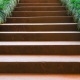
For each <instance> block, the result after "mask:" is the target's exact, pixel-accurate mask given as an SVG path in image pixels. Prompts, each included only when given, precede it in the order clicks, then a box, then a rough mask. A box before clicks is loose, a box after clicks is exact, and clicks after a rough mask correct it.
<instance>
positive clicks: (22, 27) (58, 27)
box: [0, 23, 77, 32]
mask: <svg viewBox="0 0 80 80" xmlns="http://www.w3.org/2000/svg"><path fill="white" fill-rule="evenodd" d="M0 31H1V32H2V31H77V24H76V23H62V24H61V23H26V24H23V23H21V24H15V23H14V24H9V23H8V24H1V25H0Z"/></svg>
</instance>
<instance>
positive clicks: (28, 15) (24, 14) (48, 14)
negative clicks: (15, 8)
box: [12, 11, 67, 17]
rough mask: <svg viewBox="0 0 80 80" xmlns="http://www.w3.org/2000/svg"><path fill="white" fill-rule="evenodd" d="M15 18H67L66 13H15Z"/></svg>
mask: <svg viewBox="0 0 80 80" xmlns="http://www.w3.org/2000/svg"><path fill="white" fill-rule="evenodd" d="M12 14H13V15H12V16H13V17H33V16H67V13H66V12H65V11H64V12H20V11H19V12H13V13H12Z"/></svg>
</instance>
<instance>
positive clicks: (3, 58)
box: [0, 55, 80, 62]
mask: <svg viewBox="0 0 80 80" xmlns="http://www.w3.org/2000/svg"><path fill="white" fill-rule="evenodd" d="M0 62H80V56H73V55H71V56H59V55H58V56H55V55H54V56H52V55H48V56H47V55H37V56H36V55H23V56H22V55H16V56H15V55H7V56H5V55H0Z"/></svg>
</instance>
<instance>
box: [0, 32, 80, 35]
mask: <svg viewBox="0 0 80 80" xmlns="http://www.w3.org/2000/svg"><path fill="white" fill-rule="evenodd" d="M9 33H10V34H27V33H33V34H35V33H37V34H45V33H46V34H47V33H48V34H51V33H54V34H55V33H56V34H59V33H63V34H70V33H71V34H72V33H74V34H76V33H80V32H78V31H45V32H44V31H27V32H23V31H11V32H10V31H5V32H4V31H2V32H0V34H9Z"/></svg>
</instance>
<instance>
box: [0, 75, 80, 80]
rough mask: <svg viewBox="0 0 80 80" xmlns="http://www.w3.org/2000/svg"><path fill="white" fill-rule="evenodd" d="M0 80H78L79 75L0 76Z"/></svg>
mask: <svg viewBox="0 0 80 80" xmlns="http://www.w3.org/2000/svg"><path fill="white" fill-rule="evenodd" d="M0 80H80V75H79V74H62V75H61V74H57V75H55V74H42V75H41V74H1V75H0Z"/></svg>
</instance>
